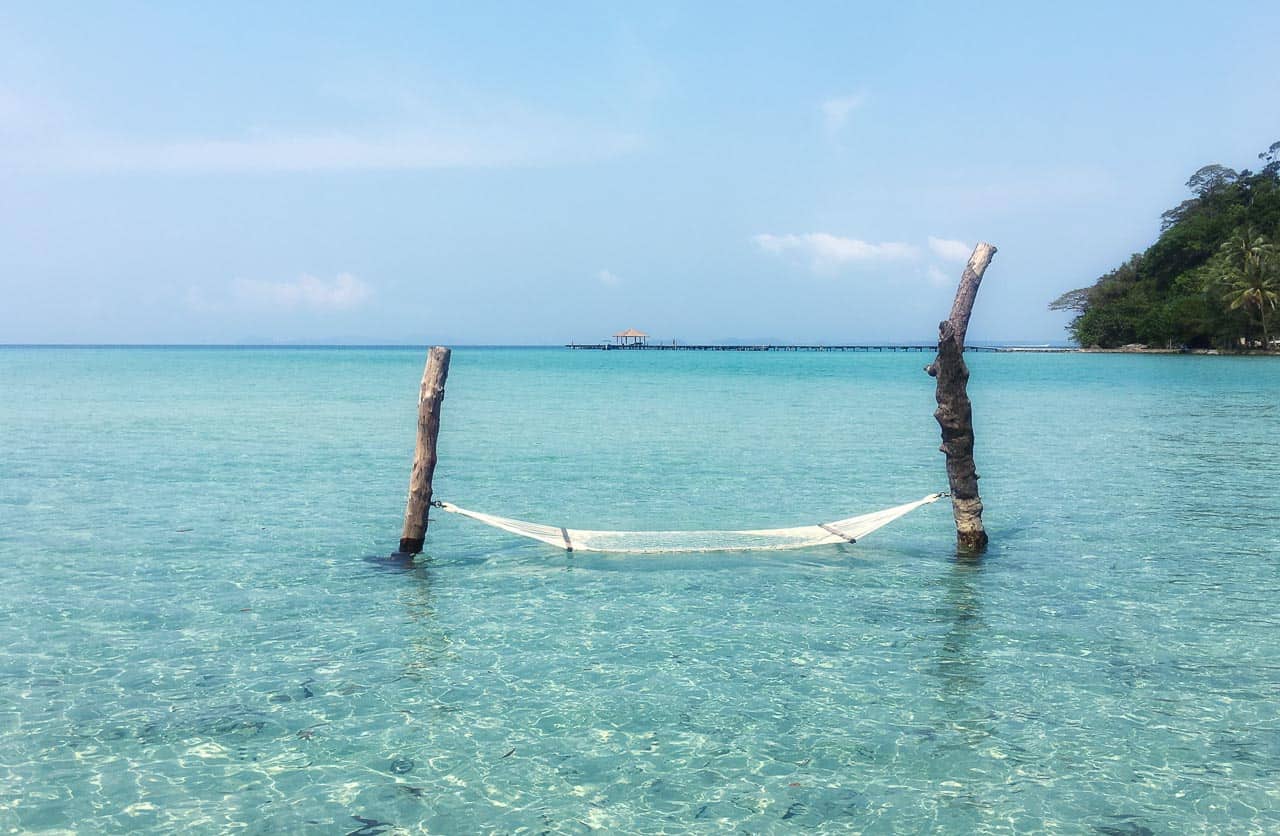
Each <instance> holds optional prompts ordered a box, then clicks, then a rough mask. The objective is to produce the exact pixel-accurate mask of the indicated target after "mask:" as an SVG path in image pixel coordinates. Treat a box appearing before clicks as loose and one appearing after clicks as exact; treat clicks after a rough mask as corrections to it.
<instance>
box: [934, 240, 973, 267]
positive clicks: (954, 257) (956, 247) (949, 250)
mask: <svg viewBox="0 0 1280 836" xmlns="http://www.w3.org/2000/svg"><path fill="white" fill-rule="evenodd" d="M929 250H930V251H931V252H932V253H933V254H934V255H936V256H937V257H938V258H941V259H945V260H947V261H959V262H962V263H963V262H966V261H968V260H969V256H970V255H971V254H972V253H973V247H971V246H969V245H968V244H966V243H965V242H963V241H955V240H953V239H949V238H934V237H933V236H932V235H930V236H929Z"/></svg>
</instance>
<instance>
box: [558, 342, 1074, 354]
mask: <svg viewBox="0 0 1280 836" xmlns="http://www.w3.org/2000/svg"><path fill="white" fill-rule="evenodd" d="M565 348H572V349H575V350H586V351H917V352H926V351H930V352H932V351H937V350H938V346H937V343H933V344H923V345H900V344H892V345H772V344H770V345H718V344H706V345H693V344H690V345H686V344H684V343H681V344H678V345H677V344H665V343H636V344H633V345H618V344H616V343H569V344H568V345H566V346H565ZM965 350H966V351H1038V352H1062V351H1075V349H1071V348H1048V347H1038V346H1037V347H1035V348H1019V347H1007V348H1006V347H1002V346H988V345H970V346H965Z"/></svg>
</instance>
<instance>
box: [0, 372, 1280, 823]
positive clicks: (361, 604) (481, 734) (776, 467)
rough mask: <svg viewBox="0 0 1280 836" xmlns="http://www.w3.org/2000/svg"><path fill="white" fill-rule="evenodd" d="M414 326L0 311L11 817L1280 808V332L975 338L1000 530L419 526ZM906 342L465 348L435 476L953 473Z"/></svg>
mask: <svg viewBox="0 0 1280 836" xmlns="http://www.w3.org/2000/svg"><path fill="white" fill-rule="evenodd" d="M423 357H424V352H422V351H405V350H207V349H206V350H200V349H80V350H62V349H6V350H0V392H3V394H4V397H3V399H2V402H0V445H2V447H0V449H3V457H2V459H0V584H2V585H3V592H0V639H3V648H4V649H3V651H2V652H0V830H4V831H49V830H77V831H81V832H125V831H130V832H134V831H153V832H172V831H176V830H179V829H181V830H183V831H186V832H191V833H222V832H228V831H235V832H244V833H288V832H325V833H328V832H332V833H348V832H358V833H361V834H375V833H396V832H440V833H472V832H489V831H498V832H544V831H545V832H553V833H560V832H564V833H579V832H587V831H588V830H591V829H599V830H601V831H605V832H641V833H659V832H665V833H676V832H712V831H730V830H741V831H745V832H786V831H796V832H804V831H813V830H830V831H837V830H861V831H867V832H890V831H900V832H919V831H922V830H930V829H938V830H945V831H950V832H1011V831H1026V830H1036V829H1045V830H1056V831H1062V832H1099V833H1109V834H1139V833H1148V832H1156V833H1160V832H1198V831H1206V830H1209V831H1215V830H1220V831H1231V832H1248V831H1273V832H1274V831H1276V830H1278V829H1280V813H1278V812H1277V809H1280V522H1278V517H1280V483H1278V482H1277V478H1278V474H1280V445H1277V443H1276V440H1277V438H1278V437H1280V432H1278V431H1280V406H1278V404H1277V400H1278V393H1280V362H1274V361H1270V360H1268V359H1265V358H1202V357H1145V356H1098V355H1049V356H1030V355H986V354H979V355H974V356H972V357H971V358H970V364H971V367H972V369H973V380H972V385H971V392H972V395H973V398H974V402H975V405H976V406H975V409H976V420H977V423H978V444H979V447H978V464H979V469H980V471H981V473H982V474H983V481H982V486H983V495H984V499H985V500H986V502H987V506H988V513H987V521H988V527H989V530H990V531H991V535H992V540H993V543H992V548H991V551H990V553H989V554H988V556H987V557H986V558H985V559H984V560H982V561H981V562H961V561H957V560H956V559H955V557H954V552H953V548H952V543H953V531H952V530H951V527H950V526H951V523H950V519H949V509H948V508H947V507H946V505H945V504H943V503H939V504H937V505H933V506H928V507H926V508H923V509H921V510H920V511H917V512H916V513H914V514H913V515H911V516H909V517H907V518H905V519H904V520H901V521H899V522H898V523H895V524H893V525H891V526H889V527H888V528H885V529H883V530H881V531H880V532H877V533H876V534H874V535H872V536H870V537H868V538H867V539H866V540H865V541H864V542H861V543H859V544H857V545H856V546H850V547H828V548H821V549H813V550H809V551H796V552H781V553H755V554H751V553H740V554H721V555H714V556H699V555H672V556H650V557H627V556H614V555H587V554H581V555H573V556H569V555H566V554H564V553H562V552H558V551H555V550H553V549H550V548H548V547H545V546H543V545H541V544H538V543H534V542H531V541H525V540H517V539H513V538H511V537H509V536H508V535H506V534H503V533H502V532H498V531H495V530H492V529H489V528H486V527H483V526H480V525H478V524H476V523H474V522H471V521H469V520H465V519H460V518H456V517H451V516H444V517H443V518H440V519H438V520H436V521H434V522H433V523H432V527H431V530H430V532H429V534H428V546H427V549H428V554H426V555H424V556H423V557H422V558H420V559H419V560H418V561H417V563H416V564H412V565H410V564H406V563H403V562H397V561H395V560H391V559H388V557H387V555H388V554H389V552H390V551H392V550H393V548H394V546H395V544H396V542H397V540H398V537H399V532H400V521H401V513H402V511H403V502H404V489H405V485H406V482H407V479H408V471H409V464H410V457H411V454H412V447H413V432H414V421H415V398H416V393H417V385H418V379H419V377H420V375H421V368H422V361H423ZM927 359H928V358H927V357H925V356H924V355H919V354H870V355H867V354H747V353H744V354H737V353H733V354H694V353H674V354H669V353H663V354H658V353H622V352H610V353H607V354H605V353H596V352H570V351H564V350H483V349H460V350H457V351H455V353H454V359H453V368H452V371H451V375H450V379H449V385H448V396H447V398H446V403H445V408H444V422H443V429H442V433H441V460H440V465H439V470H438V472H437V479H436V481H437V495H438V496H439V497H440V498H444V499H448V500H451V501H454V502H457V503H458V504H460V505H463V506H466V507H474V508H477V509H481V510H487V511H491V512H495V513H501V514H506V515H510V516H517V517H524V518H528V519H534V520H540V521H546V522H556V523H561V524H564V525H567V526H570V527H579V528H618V527H621V528H697V527H708V528H741V527H752V526H761V525H770V526H772V525H779V526H781V525H797V524H803V523H809V522H812V521H815V520H822V519H833V518H838V517H842V516H846V515H848V514H851V513H859V512H863V511H869V510H873V509H876V508H879V507H883V506H887V505H892V504H896V503H899V502H903V501H907V500H911V499H915V498H918V497H919V496H922V495H923V494H925V493H928V492H930V491H933V490H940V489H943V488H944V487H945V476H944V472H943V466H942V458H941V456H940V454H938V453H937V450H936V448H937V443H938V442H937V427H936V424H935V423H934V422H933V419H932V416H931V411H932V381H931V380H930V379H929V378H928V377H926V376H925V375H924V374H923V373H922V372H921V370H920V369H921V367H922V366H923V364H924V362H925V361H926V360H927Z"/></svg>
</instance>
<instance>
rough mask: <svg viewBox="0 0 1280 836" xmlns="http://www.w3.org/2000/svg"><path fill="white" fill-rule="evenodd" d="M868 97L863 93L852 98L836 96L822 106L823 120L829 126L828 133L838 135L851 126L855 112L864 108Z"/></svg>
mask: <svg viewBox="0 0 1280 836" xmlns="http://www.w3.org/2000/svg"><path fill="white" fill-rule="evenodd" d="M866 99H867V97H866V96H865V95H864V94H862V93H855V94H854V95H851V96H836V97H834V98H830V99H827V100H826V101H824V102H823V103H822V105H821V107H822V118H823V121H824V122H825V123H826V126H827V133H829V134H838V133H840V132H841V131H843V130H844V129H845V127H846V126H847V125H848V124H849V118H850V117H851V116H852V115H853V112H854V111H855V110H857V109H858V108H860V107H862V105H863V103H864V102H866Z"/></svg>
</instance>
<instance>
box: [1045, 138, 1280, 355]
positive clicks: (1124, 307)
mask: <svg viewBox="0 0 1280 836" xmlns="http://www.w3.org/2000/svg"><path fill="white" fill-rule="evenodd" d="M1258 156H1259V159H1260V160H1261V161H1262V164H1263V167H1262V170H1261V171H1258V172H1256V173H1255V172H1251V171H1248V170H1244V171H1235V170H1233V169H1230V168H1227V167H1226V166H1222V165H1216V164H1215V165H1208V166H1204V167H1203V168H1201V169H1200V170H1198V171H1196V172H1195V174H1193V175H1191V178H1190V179H1189V180H1188V181H1187V189H1188V190H1189V191H1190V193H1191V194H1190V196H1189V198H1188V199H1187V200H1185V201H1183V202H1182V203H1181V204H1180V205H1178V206H1177V207H1175V208H1173V209H1170V210H1169V211H1168V212H1165V213H1164V214H1163V215H1162V216H1161V217H1162V221H1163V223H1162V224H1161V228H1160V235H1159V237H1158V238H1157V239H1156V240H1155V241H1154V242H1153V243H1152V244H1151V246H1150V247H1148V248H1147V249H1146V250H1145V251H1144V252H1141V253H1138V254H1136V255H1134V256H1133V257H1132V258H1130V259H1129V260H1128V261H1126V262H1125V263H1123V264H1121V265H1119V266H1118V267H1116V269H1114V270H1112V271H1110V272H1109V273H1107V274H1105V275H1104V276H1102V277H1101V278H1099V279H1098V280H1097V281H1095V282H1094V283H1093V284H1092V285H1090V286H1088V287H1083V288H1080V289H1078V290H1073V291H1068V292H1067V293H1064V294H1063V295H1062V296H1060V297H1058V299H1056V300H1054V301H1053V302H1052V303H1051V304H1050V308H1051V309H1052V310H1061V311H1071V312H1073V313H1075V314H1077V315H1076V316H1075V318H1074V319H1072V321H1071V324H1070V325H1068V329H1069V330H1070V331H1071V335H1072V337H1073V338H1074V339H1075V340H1076V342H1078V343H1079V344H1081V345H1084V346H1093V345H1096V346H1100V347H1103V348H1114V347H1116V346H1120V345H1124V344H1126V343H1131V342H1141V343H1146V344H1148V345H1161V344H1163V345H1171V346H1172V345H1183V346H1189V347H1193V348H1209V347H1211V346H1215V345H1217V346H1222V347H1230V346H1238V345H1239V339H1240V335H1241V334H1245V335H1246V336H1247V335H1249V334H1254V333H1256V331H1257V327H1256V325H1255V321H1260V322H1261V323H1262V331H1263V338H1264V339H1265V340H1270V331H1271V325H1272V322H1273V321H1274V320H1275V316H1274V311H1275V309H1276V306H1277V304H1280V300H1277V299H1276V296H1275V294H1276V293H1277V292H1280V288H1278V287H1277V284H1278V283H1280V272H1278V271H1280V253H1277V252H1276V249H1275V247H1273V246H1272V244H1271V243H1269V242H1277V243H1280V142H1277V143H1274V144H1272V145H1271V146H1270V147H1269V148H1268V149H1267V150H1266V151H1264V152H1262V153H1261V154H1259V155H1258ZM1259 239H1261V240H1259Z"/></svg>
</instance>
